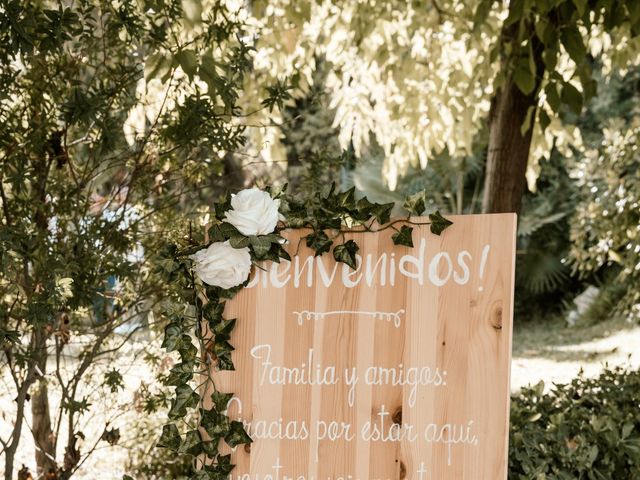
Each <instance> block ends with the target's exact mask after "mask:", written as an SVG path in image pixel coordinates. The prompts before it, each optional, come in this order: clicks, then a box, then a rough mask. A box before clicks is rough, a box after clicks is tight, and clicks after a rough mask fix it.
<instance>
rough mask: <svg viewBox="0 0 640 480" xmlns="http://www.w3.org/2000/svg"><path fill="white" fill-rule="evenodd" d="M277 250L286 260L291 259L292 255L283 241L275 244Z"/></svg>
mask: <svg viewBox="0 0 640 480" xmlns="http://www.w3.org/2000/svg"><path fill="white" fill-rule="evenodd" d="M275 245H276V246H275V250H276V253H277V254H278V256H279V257H280V258H282V259H284V260H288V261H291V255H289V253H288V252H287V251H286V250H285V249H284V247H283V246H282V244H281V243H278V244H275Z"/></svg>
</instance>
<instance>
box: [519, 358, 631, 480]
mask: <svg viewBox="0 0 640 480" xmlns="http://www.w3.org/2000/svg"><path fill="white" fill-rule="evenodd" d="M543 390H544V384H543V383H542V382H541V383H539V384H538V385H535V386H532V387H528V388H525V389H523V390H522V392H521V393H520V394H519V395H516V396H514V397H513V399H512V403H511V425H510V446H509V479H510V480H524V479H534V480H545V479H549V480H551V479H558V480H565V479H566V480H575V479H585V480H605V479H607V480H608V479H611V480H626V479H634V478H640V371H628V370H625V369H622V368H619V367H618V368H614V369H611V370H605V371H604V372H603V373H602V374H601V375H600V377H598V378H594V379H591V378H585V377H584V376H583V375H582V374H581V375H579V376H578V377H577V378H576V379H574V380H573V381H572V382H571V383H569V384H567V385H555V386H554V388H553V389H552V390H551V392H549V393H543Z"/></svg>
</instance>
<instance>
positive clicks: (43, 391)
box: [31, 379, 56, 478]
mask: <svg viewBox="0 0 640 480" xmlns="http://www.w3.org/2000/svg"><path fill="white" fill-rule="evenodd" d="M31 415H32V417H33V420H32V422H33V424H32V430H33V441H34V443H35V446H36V465H37V466H38V477H39V478H48V477H47V474H48V473H49V472H51V471H54V472H55V470H56V462H55V457H56V456H55V451H54V448H55V447H54V445H55V442H54V438H53V430H52V429H51V416H50V412H49V393H48V391H47V383H46V381H45V380H44V379H42V380H40V381H39V384H38V386H37V388H36V390H35V392H34V393H33V396H32V397H31Z"/></svg>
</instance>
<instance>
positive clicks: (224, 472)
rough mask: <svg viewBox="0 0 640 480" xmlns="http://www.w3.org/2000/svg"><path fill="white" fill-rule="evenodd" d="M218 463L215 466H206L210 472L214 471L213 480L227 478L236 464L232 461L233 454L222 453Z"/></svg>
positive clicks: (225, 479)
mask: <svg viewBox="0 0 640 480" xmlns="http://www.w3.org/2000/svg"><path fill="white" fill-rule="evenodd" d="M217 460H218V463H216V464H215V465H214V466H209V467H205V468H206V469H207V470H208V471H209V472H211V473H213V474H214V475H213V477H211V478H213V480H227V478H228V476H229V474H230V473H231V470H233V467H234V465H233V464H232V463H231V455H220V456H219V457H218V458H217Z"/></svg>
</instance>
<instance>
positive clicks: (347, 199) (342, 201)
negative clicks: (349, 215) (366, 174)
mask: <svg viewBox="0 0 640 480" xmlns="http://www.w3.org/2000/svg"><path fill="white" fill-rule="evenodd" d="M338 205H339V206H341V207H343V208H345V209H349V210H352V209H354V208H355V207H356V187H351V188H350V189H349V190H346V191H344V192H341V193H339V194H338Z"/></svg>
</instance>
